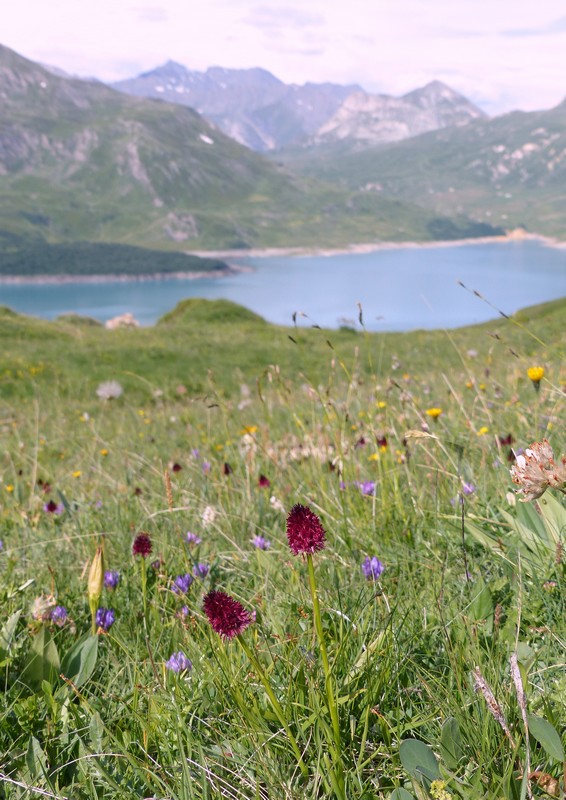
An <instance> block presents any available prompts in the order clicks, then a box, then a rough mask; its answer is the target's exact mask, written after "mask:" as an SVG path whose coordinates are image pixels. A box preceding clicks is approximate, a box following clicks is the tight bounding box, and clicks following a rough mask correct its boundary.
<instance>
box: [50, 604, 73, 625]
mask: <svg viewBox="0 0 566 800" xmlns="http://www.w3.org/2000/svg"><path fill="white" fill-rule="evenodd" d="M68 616H69V615H68V613H67V609H66V608H65V606H55V608H53V609H51V612H50V614H49V617H50V619H51V622H54V623H55V625H58V626H59V627H60V628H61V627H62V626H63V625H64V624H65V622H66V621H67V617H68Z"/></svg>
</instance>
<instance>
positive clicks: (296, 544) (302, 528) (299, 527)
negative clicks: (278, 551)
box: [287, 504, 326, 555]
mask: <svg viewBox="0 0 566 800" xmlns="http://www.w3.org/2000/svg"><path fill="white" fill-rule="evenodd" d="M287 541H288V542H289V547H290V548H291V550H292V552H293V553H294V554H295V555H298V554H299V553H316V552H317V551H318V550H322V549H323V548H324V545H325V542H326V531H325V530H324V528H323V527H322V523H321V521H320V519H319V518H318V517H317V515H316V514H315V513H314V511H311V509H310V508H309V507H308V506H302V505H300V504H297V505H294V506H293V508H292V509H291V511H290V512H289V516H288V517H287Z"/></svg>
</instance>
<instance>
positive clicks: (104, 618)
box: [95, 606, 116, 631]
mask: <svg viewBox="0 0 566 800" xmlns="http://www.w3.org/2000/svg"><path fill="white" fill-rule="evenodd" d="M115 619H116V615H115V613H114V609H113V608H102V606H101V607H100V608H98V609H97V611H96V617H95V621H96V624H97V626H98V627H99V628H102V630H103V631H108V630H110V628H111V627H112V625H114V621H115Z"/></svg>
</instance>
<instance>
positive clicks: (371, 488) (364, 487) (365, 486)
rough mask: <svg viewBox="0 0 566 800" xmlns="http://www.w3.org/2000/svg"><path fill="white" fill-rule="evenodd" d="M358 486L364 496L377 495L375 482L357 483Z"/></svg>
mask: <svg viewBox="0 0 566 800" xmlns="http://www.w3.org/2000/svg"><path fill="white" fill-rule="evenodd" d="M356 486H357V487H358V489H359V490H360V492H361V493H362V494H365V495H372V494H375V481H357V482H356Z"/></svg>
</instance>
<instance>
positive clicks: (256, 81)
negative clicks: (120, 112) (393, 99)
mask: <svg viewBox="0 0 566 800" xmlns="http://www.w3.org/2000/svg"><path fill="white" fill-rule="evenodd" d="M113 86H114V88H115V89H118V90H120V91H121V92H125V93H127V94H131V95H135V96H138V97H153V98H161V99H162V100H167V101H168V102H171V103H180V104H181V105H187V106H191V107H193V108H195V109H196V110H197V111H198V112H199V113H201V114H203V115H204V116H205V117H206V119H208V120H209V121H210V122H212V123H214V124H215V125H217V126H218V127H219V128H220V129H221V130H222V131H223V132H224V133H226V134H227V135H228V136H231V137H232V138H233V139H236V141H238V142H240V143H241V144H245V145H246V146H247V147H250V148H251V149H253V150H258V151H260V152H262V151H265V150H271V149H274V148H276V147H282V146H284V145H285V144H287V143H288V142H292V141H296V140H300V139H302V138H304V137H305V136H308V135H310V134H311V133H314V132H315V131H316V130H317V129H318V128H319V127H320V125H322V123H323V122H324V121H325V120H327V119H328V118H329V117H330V116H332V114H334V112H335V111H336V110H337V109H338V108H339V106H340V104H341V103H342V102H343V100H344V99H345V98H346V97H347V96H348V95H349V94H351V93H352V92H354V91H356V90H359V87H358V86H338V85H336V84H331V83H325V84H313V83H310V84H309V83H307V84H306V85H305V86H293V85H292V86H288V85H286V84H285V83H283V82H282V81H280V80H279V79H278V78H276V77H275V76H274V75H272V74H271V73H270V72H268V71H267V70H264V69H259V68H255V69H224V68H222V67H210V68H209V69H207V70H206V72H198V71H196V70H189V69H187V68H186V67H184V66H183V65H182V64H177V63H176V62H174V61H168V62H167V63H166V64H164V65H163V66H161V67H157V68H156V69H154V70H151V71H150V72H145V73H143V74H142V75H139V76H138V77H137V78H131V79H128V80H123V81H118V82H117V83H114V84H113Z"/></svg>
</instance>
